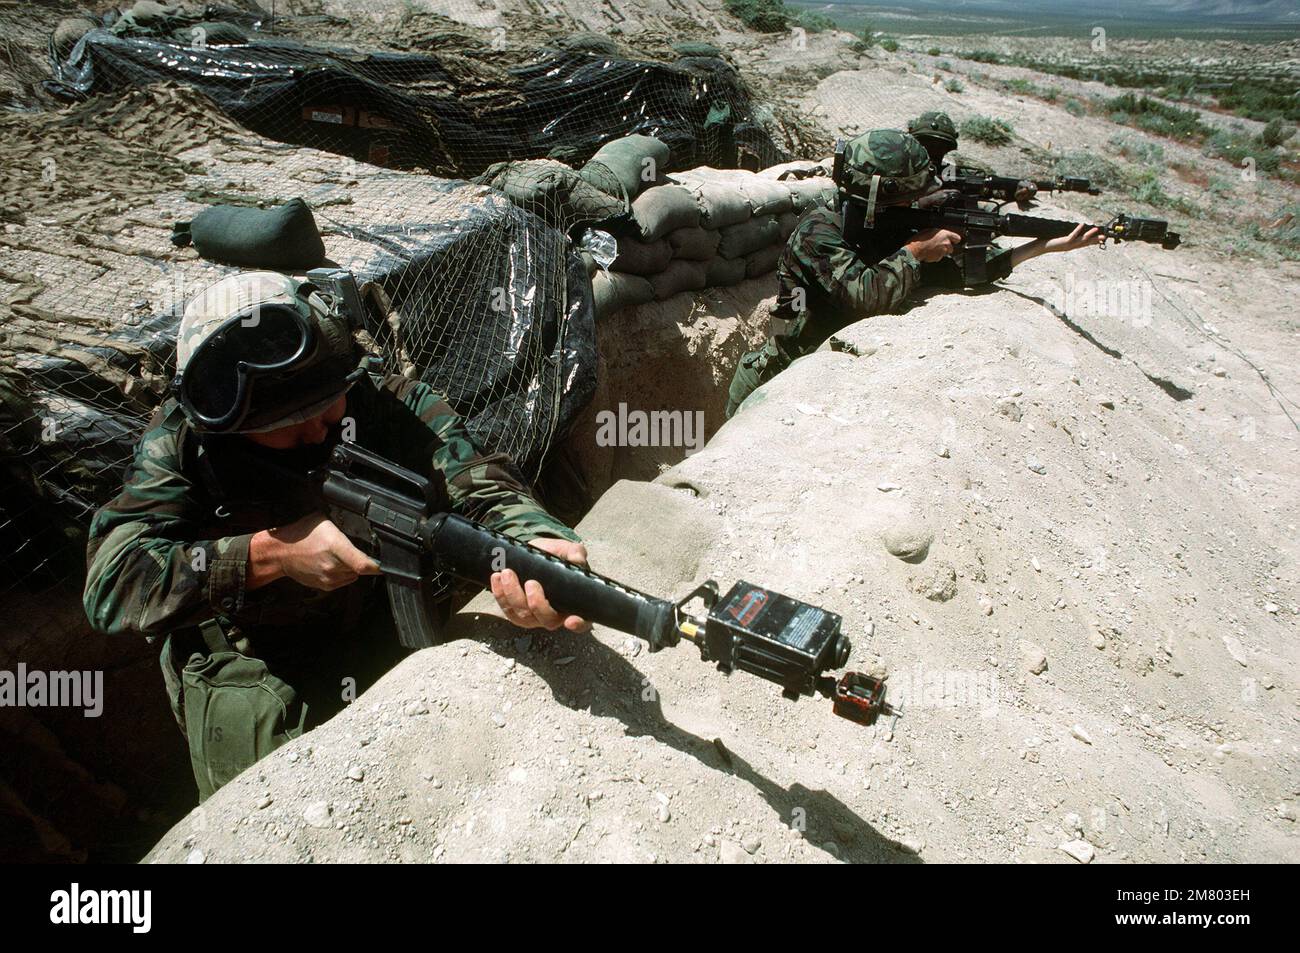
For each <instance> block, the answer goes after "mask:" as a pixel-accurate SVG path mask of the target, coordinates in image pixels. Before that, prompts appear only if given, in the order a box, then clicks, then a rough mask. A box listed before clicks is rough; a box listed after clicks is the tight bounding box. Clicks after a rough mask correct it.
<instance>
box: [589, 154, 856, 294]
mask: <svg viewBox="0 0 1300 953" xmlns="http://www.w3.org/2000/svg"><path fill="white" fill-rule="evenodd" d="M795 166H798V169H795V168H794V167H795ZM820 168H821V167H820V164H818V163H787V164H786V165H785V166H782V167H778V169H777V171H776V172H775V173H774V174H767V173H766V172H759V173H754V172H746V171H743V170H729V169H711V168H708V167H707V166H706V167H701V168H698V169H692V170H690V171H688V172H677V173H673V174H671V175H669V176H667V177H666V182H665V184H663V185H657V186H654V187H652V188H648V189H646V190H645V191H643V192H642V193H641V194H640V195H639V196H637V198H636V200H635V201H634V202H633V203H632V216H631V223H630V225H629V227H628V228H627V229H625V230H622V231H620V232H619V233H618V234H617V242H618V254H617V257H616V258H614V260H613V261H612V262H611V263H610V264H609V266H608V268H606V269H596V270H595V271H594V273H593V276H592V288H593V290H594V292H595V308H596V316H597V317H598V318H599V317H606V316H608V315H610V314H613V313H614V312H616V311H620V310H622V309H623V308H629V307H633V306H635V305H638V304H645V303H647V302H649V301H663V300H665V299H667V298H671V297H672V296H673V295H676V294H680V293H682V292H689V291H699V290H700V289H702V288H711V287H719V286H728V285H736V284H739V283H740V282H742V281H744V280H745V279H747V278H758V277H760V276H762V275H766V274H768V273H769V272H771V271H774V270H775V269H776V266H777V262H778V261H779V260H780V258H781V253H782V252H783V250H784V249H785V242H786V239H787V238H789V237H790V233H791V232H793V231H794V229H795V225H796V223H797V222H798V221H799V218H800V216H801V215H802V214H803V213H804V212H807V211H808V210H810V209H812V208H815V207H817V206H829V205H830V204H831V203H832V202H833V201H834V198H835V187H834V185H833V184H832V182H831V180H830V178H829V176H828V175H825V174H822V173H821V172H819V171H814V170H818V169H820ZM782 174H785V175H786V176H787V177H786V178H778V175H782ZM795 174H802V175H804V176H805V177H804V178H796V177H793V176H794V175H795Z"/></svg>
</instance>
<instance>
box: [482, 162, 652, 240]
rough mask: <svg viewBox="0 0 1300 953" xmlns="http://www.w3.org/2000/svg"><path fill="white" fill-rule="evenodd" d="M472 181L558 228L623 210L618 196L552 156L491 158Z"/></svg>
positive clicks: (617, 213) (621, 212)
mask: <svg viewBox="0 0 1300 953" xmlns="http://www.w3.org/2000/svg"><path fill="white" fill-rule="evenodd" d="M474 181H475V182H476V183H478V184H480V185H488V186H491V187H492V188H494V189H498V190H500V191H501V192H504V193H505V194H506V195H507V196H508V197H509V199H510V201H511V202H512V203H514V204H515V205H518V206H519V207H520V208H522V209H523V210H524V211H527V212H532V213H533V214H534V215H537V216H540V217H541V218H542V219H543V220H544V221H545V222H547V223H548V224H550V225H553V226H555V227H556V228H559V229H561V230H562V231H568V229H569V228H571V227H572V226H573V225H574V224H578V223H584V222H603V221H606V220H607V219H611V218H614V217H616V216H618V215H622V214H623V213H624V212H626V211H627V206H626V205H625V204H624V203H623V201H622V200H621V199H618V198H615V197H614V196H612V195H608V194H606V193H604V192H602V191H600V190H599V189H597V188H595V187H594V186H592V185H591V184H590V183H589V182H587V181H585V180H584V179H583V178H582V177H581V176H579V175H578V173H577V172H575V171H574V170H573V169H571V168H569V167H568V166H567V165H565V164H564V163H563V162H556V161H555V160H554V159H520V160H516V161H513V162H494V163H493V164H492V165H490V166H488V167H487V169H485V170H484V171H483V173H482V174H481V175H479V176H478V177H477V178H475V179H474Z"/></svg>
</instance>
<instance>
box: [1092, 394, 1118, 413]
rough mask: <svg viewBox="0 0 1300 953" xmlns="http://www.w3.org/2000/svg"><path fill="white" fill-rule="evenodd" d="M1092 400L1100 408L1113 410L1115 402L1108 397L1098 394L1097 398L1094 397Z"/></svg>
mask: <svg viewBox="0 0 1300 953" xmlns="http://www.w3.org/2000/svg"><path fill="white" fill-rule="evenodd" d="M1093 400H1095V401H1096V402H1097V403H1098V404H1100V405H1101V406H1102V407H1105V408H1106V409H1107V410H1114V409H1115V401H1114V400H1112V399H1111V398H1109V397H1105V396H1102V395H1100V394H1099V395H1098V396H1096V397H1094V398H1093Z"/></svg>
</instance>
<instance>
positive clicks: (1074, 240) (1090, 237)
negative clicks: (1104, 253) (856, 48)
mask: <svg viewBox="0 0 1300 953" xmlns="http://www.w3.org/2000/svg"><path fill="white" fill-rule="evenodd" d="M1105 240H1106V236H1105V235H1103V234H1102V233H1101V229H1100V228H1091V227H1089V226H1087V225H1076V226H1075V229H1074V231H1072V232H1070V234H1068V235H1065V236H1063V237H1062V238H1049V239H1048V240H1047V241H1046V242H1044V243H1043V251H1044V252H1049V253H1050V252H1062V251H1074V250H1076V249H1079V248H1087V247H1088V246H1090V245H1100V244H1101V243H1102V242H1104V241H1105Z"/></svg>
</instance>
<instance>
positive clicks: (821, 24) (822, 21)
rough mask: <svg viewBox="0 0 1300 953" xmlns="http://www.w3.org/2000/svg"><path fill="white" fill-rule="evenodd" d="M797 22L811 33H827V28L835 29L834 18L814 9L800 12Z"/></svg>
mask: <svg viewBox="0 0 1300 953" xmlns="http://www.w3.org/2000/svg"><path fill="white" fill-rule="evenodd" d="M796 22H797V23H798V25H799V26H801V27H803V28H804V29H805V30H807V31H808V32H809V33H825V32H826V31H827V30H833V29H835V21H834V20H832V19H831V18H830V17H828V16H826V14H824V13H814V12H813V11H812V10H805V11H803V12H802V13H800V14H799V19H798V20H797V21H796Z"/></svg>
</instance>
